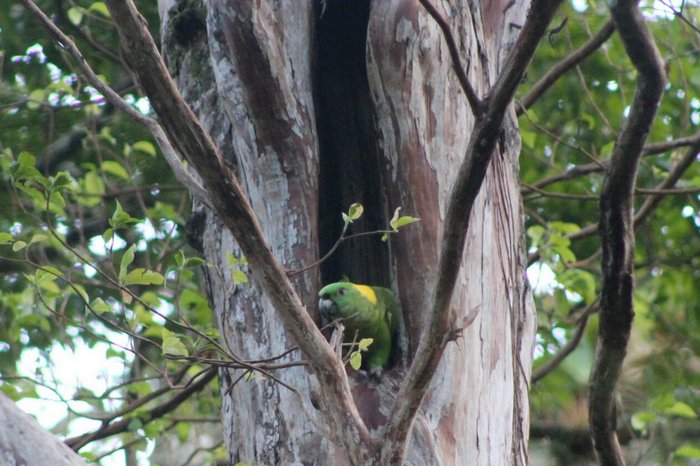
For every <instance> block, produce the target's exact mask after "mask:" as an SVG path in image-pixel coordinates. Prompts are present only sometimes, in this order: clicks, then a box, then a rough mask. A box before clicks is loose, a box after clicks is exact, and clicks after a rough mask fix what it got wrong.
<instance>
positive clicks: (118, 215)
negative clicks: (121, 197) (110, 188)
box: [109, 201, 139, 228]
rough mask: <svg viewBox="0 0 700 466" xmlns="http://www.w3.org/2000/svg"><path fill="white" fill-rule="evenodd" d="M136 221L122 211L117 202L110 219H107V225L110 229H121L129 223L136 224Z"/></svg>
mask: <svg viewBox="0 0 700 466" xmlns="http://www.w3.org/2000/svg"><path fill="white" fill-rule="evenodd" d="M138 221H139V220H138V219H136V218H133V217H132V216H131V215H129V214H128V213H126V212H125V211H124V209H122V205H121V204H120V203H119V201H117V207H116V208H115V209H114V213H113V214H112V218H111V219H109V224H110V226H111V227H112V228H122V227H124V226H126V225H128V224H130V223H138Z"/></svg>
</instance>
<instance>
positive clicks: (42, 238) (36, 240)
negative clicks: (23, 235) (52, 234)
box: [29, 233, 49, 246]
mask: <svg viewBox="0 0 700 466" xmlns="http://www.w3.org/2000/svg"><path fill="white" fill-rule="evenodd" d="M48 239H49V237H48V236H47V235H44V234H42V233H36V234H35V235H33V236H32V239H31V241H29V245H30V246H31V245H32V244H34V243H43V242H44V241H47V240H48Z"/></svg>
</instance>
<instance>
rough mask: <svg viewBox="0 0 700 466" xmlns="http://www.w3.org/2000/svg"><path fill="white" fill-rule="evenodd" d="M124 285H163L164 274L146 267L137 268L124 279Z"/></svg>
mask: <svg viewBox="0 0 700 466" xmlns="http://www.w3.org/2000/svg"><path fill="white" fill-rule="evenodd" d="M123 284H124V285H161V284H163V276H162V275H161V274H159V273H158V272H154V271H152V270H146V269H144V268H141V267H139V268H136V269H134V270H132V271H131V272H129V273H128V274H126V276H125V277H124V280H123Z"/></svg>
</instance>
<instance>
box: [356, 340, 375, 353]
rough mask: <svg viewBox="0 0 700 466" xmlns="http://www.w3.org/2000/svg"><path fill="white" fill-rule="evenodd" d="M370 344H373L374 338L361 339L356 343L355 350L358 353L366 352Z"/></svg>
mask: <svg viewBox="0 0 700 466" xmlns="http://www.w3.org/2000/svg"><path fill="white" fill-rule="evenodd" d="M372 342H374V338H363V339H361V340H360V341H359V342H358V343H357V349H358V350H359V351H367V348H369V345H371V344H372Z"/></svg>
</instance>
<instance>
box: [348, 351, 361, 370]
mask: <svg viewBox="0 0 700 466" xmlns="http://www.w3.org/2000/svg"><path fill="white" fill-rule="evenodd" d="M349 362H350V367H352V368H353V369H355V370H356V371H358V370H360V366H362V354H360V352H359V351H353V352H352V354H351V355H350V361H349Z"/></svg>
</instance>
